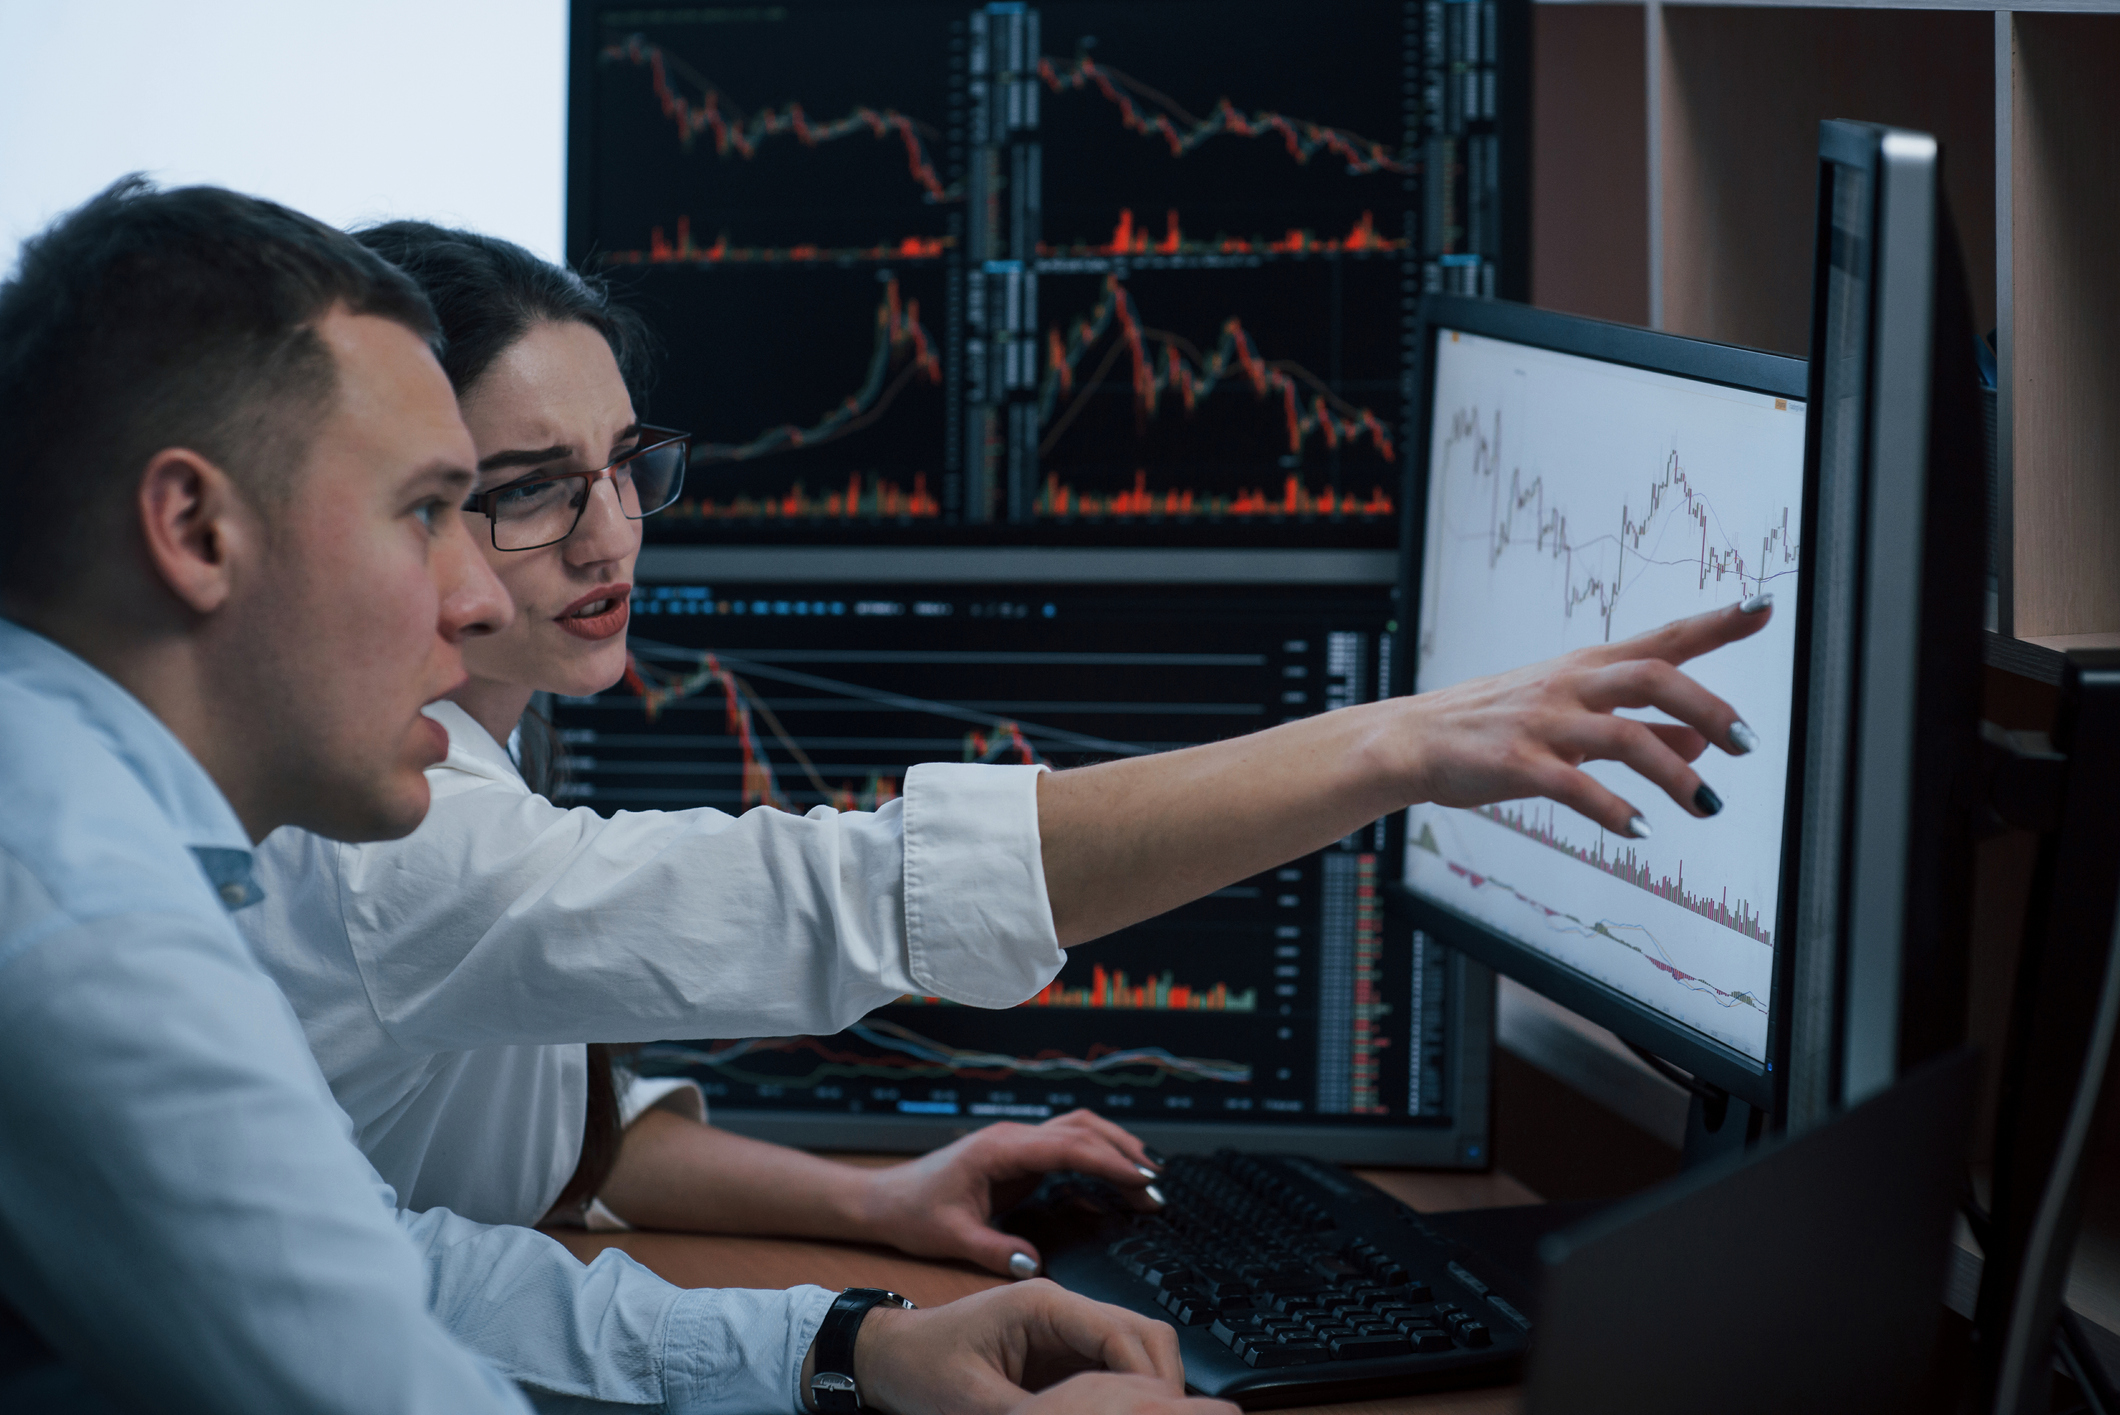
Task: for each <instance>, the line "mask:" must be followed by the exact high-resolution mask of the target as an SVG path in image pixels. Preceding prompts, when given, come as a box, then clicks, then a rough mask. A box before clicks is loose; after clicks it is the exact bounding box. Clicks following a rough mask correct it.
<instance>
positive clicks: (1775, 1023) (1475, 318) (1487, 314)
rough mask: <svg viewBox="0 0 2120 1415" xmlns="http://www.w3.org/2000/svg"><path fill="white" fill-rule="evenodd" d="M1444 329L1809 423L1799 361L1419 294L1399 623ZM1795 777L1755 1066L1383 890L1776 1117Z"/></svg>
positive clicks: (1799, 713)
mask: <svg viewBox="0 0 2120 1415" xmlns="http://www.w3.org/2000/svg"><path fill="white" fill-rule="evenodd" d="M1453 329H1454V330H1459V331H1462V332H1464V333H1467V334H1476V335H1480V336H1483V337H1486V338H1491V339H1502V340H1507V341H1509V342H1511V343H1517V344H1525V345H1529V346H1531V347H1534V348H1540V349H1548V350H1551V351H1553V352H1555V353H1563V354H1575V355H1578V356H1581V357H1584V358H1591V359H1597V360H1599V361H1601V362H1605V363H1614V364H1622V365H1625V366H1627V367H1630V368H1638V369H1645V370H1648V371H1650V372H1653V373H1664V374H1671V375H1674V376H1676V377H1680V378H1688V379H1694V380H1697V381H1700V382H1706V383H1717V384H1722V385H1724V386H1726V387H1731V388H1741V389H1744V390H1746V391H1748V392H1753V393H1763V394H1767V395H1769V396H1772V397H1777V398H1789V399H1791V400H1794V401H1799V402H1805V417H1806V420H1807V422H1808V420H1809V416H1810V408H1809V404H1808V402H1807V398H1808V394H1809V367H1808V363H1807V361H1806V360H1804V359H1799V358H1791V357H1789V356H1788V355H1785V354H1774V353H1768V352H1766V351H1764V350H1760V349H1746V348H1740V347H1737V346H1735V345H1729V344H1712V343H1708V342H1706V341H1703V340H1698V339H1687V338H1684V337H1682V336H1679V335H1675V334H1663V333H1658V332H1656V331H1653V330H1647V329H1638V328H1635V327H1633V326H1631V325H1623V324H1612V323H1609V322H1607V321H1604V320H1597V319H1588V318H1585V317H1583V316H1580V315H1569V314H1561V313H1558V312H1556V311H1552V310H1541V309H1534V308H1532V307H1530V306H1528V305H1518V304H1511V303H1507V302H1504V301H1499V300H1475V299H1468V298H1465V297H1463V296H1457V295H1443V294H1434V293H1431V294H1429V295H1428V296H1426V297H1425V298H1424V299H1423V300H1422V302H1421V308H1420V313H1419V315H1418V322H1417V325H1416V328H1415V329H1414V331H1413V336H1412V337H1414V338H1415V339H1417V340H1418V341H1419V348H1418V353H1417V365H1416V367H1417V373H1416V378H1417V380H1418V382H1417V384H1416V388H1415V399H1414V415H1413V420H1412V421H1411V422H1410V423H1409V424H1408V426H1407V427H1406V428H1405V429H1404V431H1403V433H1402V445H1403V446H1405V447H1406V448H1407V449H1408V454H1407V459H1406V482H1405V491H1404V497H1403V501H1404V506H1403V510H1402V518H1401V525H1400V533H1399V599H1400V610H1401V612H1402V613H1403V614H1404V615H1406V616H1407V622H1418V617H1419V613H1420V605H1419V600H1420V583H1421V581H1420V565H1421V554H1422V548H1423V546H1424V545H1425V543H1426V541H1425V536H1426V532H1427V512H1428V457H1429V451H1430V439H1429V436H1428V431H1429V427H1430V424H1431V421H1432V418H1433V414H1434V399H1435V365H1436V360H1435V341H1436V336H1437V334H1438V333H1439V332H1442V331H1445V330H1453ZM1807 433H1808V429H1807ZM1816 478H1817V466H1816V463H1815V459H1813V458H1811V457H1808V456H1807V457H1806V458H1805V460H1804V469H1803V495H1804V506H1805V509H1806V511H1807V512H1808V509H1809V508H1810V506H1811V504H1812V502H1813V500H1814V499H1815V494H1816V485H1815V483H1816ZM1811 574H1812V571H1811V562H1810V561H1809V559H1808V558H1807V559H1806V560H1805V561H1804V562H1803V563H1802V564H1801V565H1800V566H1799V569H1798V575H1797V591H1796V596H1795V598H1796V601H1797V602H1796V603H1795V604H1786V605H1783V606H1781V609H1782V611H1783V612H1785V613H1786V612H1791V611H1794V612H1796V614H1797V616H1798V617H1797V621H1796V622H1797V633H1798V641H1797V646H1796V658H1795V665H1794V670H1793V671H1794V678H1795V681H1794V688H1793V711H1792V718H1791V720H1792V722H1793V723H1796V724H1801V723H1802V722H1803V720H1804V705H1805V702H1806V700H1807V695H1808V677H1809V655H1808V654H1807V652H1806V650H1805V641H1804V638H1803V629H1804V626H1805V623H1806V617H1805V615H1804V613H1803V608H1804V605H1805V604H1806V603H1807V601H1808V599H1809V596H1810V586H1811ZM1395 671H1396V674H1397V677H1398V681H1397V682H1396V683H1394V684H1393V685H1392V686H1393V691H1394V692H1395V693H1410V692H1412V691H1413V655H1412V654H1410V653H1402V654H1400V655H1399V659H1398V663H1397V664H1396V665H1395ZM1799 731H1800V726H1799ZM1795 746H1800V742H1799V743H1792V747H1795ZM1801 768H1802V754H1801V752H1800V751H1798V750H1792V751H1791V752H1790V756H1789V776H1788V785H1787V787H1786V799H1787V803H1788V804H1787V807H1786V810H1785V813H1784V816H1783V828H1782V853H1781V859H1782V867H1781V884H1780V889H1779V891H1778V904H1777V909H1776V914H1775V917H1776V919H1777V920H1778V921H1780V923H1779V927H1778V929H1777V932H1778V933H1780V935H1781V937H1782V942H1781V943H1780V944H1779V945H1777V947H1776V948H1775V956H1774V965H1773V970H1772V978H1773V983H1772V991H1771V994H1770V996H1769V999H1768V1005H1767V1056H1766V1059H1765V1060H1764V1061H1754V1060H1753V1059H1752V1058H1751V1057H1749V1056H1747V1055H1745V1054H1744V1053H1743V1052H1741V1051H1738V1050H1737V1049H1736V1048H1734V1047H1730V1046H1726V1045H1724V1044H1723V1043H1721V1042H1717V1041H1715V1040H1713V1039H1712V1038H1709V1037H1707V1036H1704V1035H1703V1034H1701V1033H1699V1032H1696V1031H1694V1030H1693V1029H1692V1028H1690V1027H1686V1026H1685V1025H1683V1024H1682V1023H1679V1022H1677V1021H1676V1020H1674V1019H1672V1018H1670V1017H1668V1016H1666V1015H1665V1014H1663V1013H1661V1012H1659V1011H1657V1010H1655V1009H1654V1008H1651V1007H1649V1006H1647V1005H1646V1004H1644V1003H1641V1002H1639V1001H1637V1000H1635V999H1634V998H1632V997H1629V996H1628V995H1627V994H1625V993H1623V992H1621V991H1620V990H1619V989H1617V988H1614V987H1612V986H1610V985H1609V984H1606V983H1602V982H1599V981H1597V980H1596V979H1594V978H1591V977H1589V976H1588V975H1586V974H1584V973H1581V972H1578V971H1577V970H1575V969H1573V968H1570V967H1568V966H1566V965H1565V964H1561V963H1557V962H1555V961H1553V960H1552V959H1551V958H1549V957H1547V956H1546V955H1544V954H1541V953H1539V952H1538V951H1537V950H1535V949H1532V948H1530V947H1528V946H1527V945H1525V944H1522V943H1519V942H1517V941H1516V940H1515V939H1512V938H1509V937H1508V936H1506V935H1504V934H1502V933H1501V932H1499V931H1498V930H1495V929H1492V928H1490V927H1489V926H1487V925H1486V924H1484V923H1481V922H1479V921H1478V920H1476V919H1473V918H1472V917H1471V916H1469V915H1466V914H1463V913H1460V912H1458V911H1457V910H1455V909H1453V908H1451V907H1449V906H1448V905H1446V904H1442V903H1440V902H1438V901H1436V900H1433V899H1429V898H1426V897H1424V896H1422V895H1420V894H1417V893H1415V892H1414V891H1413V890H1412V889H1411V888H1409V887H1408V886H1407V885H1405V884H1404V883H1403V882H1401V883H1397V884H1394V885H1393V886H1392V889H1393V891H1394V892H1396V893H1398V894H1401V895H1403V896H1404V898H1405V901H1406V904H1407V906H1408V908H1409V910H1410V914H1411V917H1412V918H1413V919H1414V920H1415V921H1416V923H1417V925H1418V926H1419V927H1422V928H1426V929H1428V930H1429V931H1430V932H1432V933H1433V934H1434V935H1435V936H1436V937H1437V938H1438V939H1439V940H1440V941H1441V942H1443V943H1444V944H1445V945H1447V946H1449V947H1451V948H1454V949H1457V950H1459V951H1461V952H1463V953H1466V954H1469V955H1470V956H1471V957H1473V958H1475V959H1477V960H1479V961H1480V962H1481V963H1484V964H1486V965H1487V966H1488V967H1490V968H1492V969H1494V970H1495V971H1496V972H1499V973H1502V974H1505V975H1506V976H1508V977H1511V978H1514V979H1515V980H1516V981H1518V982H1520V983H1523V984H1524V985H1526V986H1527V987H1531V988H1534V989H1536V990H1537V991H1538V992H1540V993H1543V994H1544V995H1545V996H1547V997H1549V998H1551V999H1553V1000H1554V1001H1555V1002H1558V1003H1559V1004H1561V1005H1562V1006H1563V1007H1566V1008H1568V1009H1569V1010H1570V1011H1573V1012H1575V1013H1577V1014H1579V1015H1580V1016H1582V1017H1585V1018H1587V1019H1588V1020H1590V1021H1592V1022H1595V1023H1597V1024H1598V1025H1599V1026H1602V1027H1605V1028H1607V1029H1608V1030H1610V1031H1611V1032H1613V1033H1614V1034H1615V1035H1617V1036H1618V1037H1619V1038H1620V1039H1621V1040H1622V1041H1624V1042H1628V1043H1631V1044H1633V1045H1635V1046H1639V1047H1641V1048H1643V1049H1644V1050H1647V1051H1649V1052H1652V1053H1654V1054H1655V1055H1657V1056H1659V1057H1662V1058H1663V1059H1664V1060H1666V1061H1669V1062H1670V1063H1672V1064H1673V1065H1675V1066H1680V1067H1683V1068H1684V1069H1685V1070H1687V1071H1689V1072H1691V1073H1692V1074H1693V1075H1694V1076H1695V1077H1696V1078H1697V1079H1699V1080H1701V1081H1704V1082H1706V1083H1708V1084H1710V1085H1713V1086H1716V1087H1719V1088H1720V1089H1722V1090H1723V1091H1726V1092H1728V1093H1729V1094H1730V1095H1731V1096H1733V1097H1735V1098H1737V1099H1739V1100H1742V1101H1744V1102H1745V1103H1746V1104H1748V1105H1751V1106H1753V1107H1755V1108H1757V1109H1761V1110H1766V1111H1779V1109H1780V1108H1781V1098H1782V1088H1783V1086H1784V1085H1785V1083H1786V1081H1787V1067H1786V1065H1777V1063H1778V1062H1781V1061H1783V1059H1784V1057H1785V1054H1786V1050H1787V1028H1786V1026H1785V1025H1783V1018H1782V1013H1783V1011H1784V1010H1785V999H1786V998H1787V996H1788V988H1789V980H1790V968H1791V966H1792V963H1793V959H1794V953H1795V949H1794V948H1793V946H1792V944H1793V940H1794V932H1793V924H1794V921H1795V918H1796V913H1795V910H1796V901H1797V883H1798V869H1797V864H1798V861H1799V852H1798V848H1797V845H1798V832H1797V830H1796V826H1797V822H1798V820H1799V819H1800V816H1801V800H1800V796H1801V789H1802V769H1801Z"/></svg>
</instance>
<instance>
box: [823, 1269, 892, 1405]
mask: <svg viewBox="0 0 2120 1415" xmlns="http://www.w3.org/2000/svg"><path fill="white" fill-rule="evenodd" d="M886 1305H888V1306H892V1307H910V1306H912V1305H913V1304H912V1303H911V1302H908V1301H907V1300H906V1299H905V1298H903V1297H900V1296H899V1295H898V1294H897V1293H895V1292H885V1291H884V1290H883V1289H882V1288H880V1287H850V1288H848V1289H847V1290H846V1291H844V1292H842V1293H840V1294H839V1296H838V1297H836V1298H834V1299H833V1301H832V1307H831V1310H830V1311H828V1312H826V1313H825V1314H824V1321H823V1322H822V1323H821V1324H819V1326H818V1328H817V1340H816V1341H815V1342H814V1343H812V1345H811V1347H810V1349H811V1351H812V1352H814V1353H815V1354H816V1357H817V1364H816V1369H815V1371H814V1372H813V1373H812V1375H811V1376H810V1395H811V1396H812V1397H813V1398H814V1399H815V1400H816V1401H817V1408H818V1410H819V1411H820V1412H822V1415H847V1412H851V1411H855V1410H866V1409H868V1407H867V1406H866V1405H863V1404H862V1403H861V1387H860V1386H858V1385H856V1384H854V1338H855V1336H856V1335H858V1334H859V1333H860V1331H861V1323H862V1319H863V1318H865V1317H867V1316H868V1314H869V1309H870V1308H872V1307H882V1306H886Z"/></svg>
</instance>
